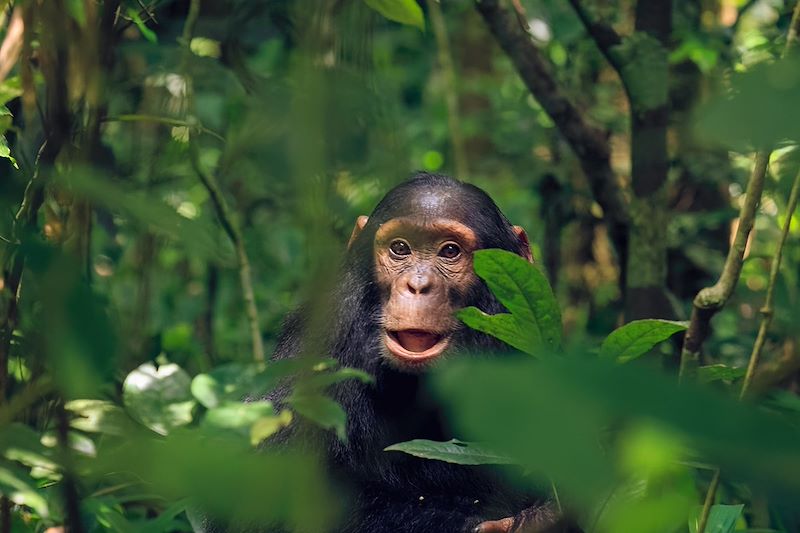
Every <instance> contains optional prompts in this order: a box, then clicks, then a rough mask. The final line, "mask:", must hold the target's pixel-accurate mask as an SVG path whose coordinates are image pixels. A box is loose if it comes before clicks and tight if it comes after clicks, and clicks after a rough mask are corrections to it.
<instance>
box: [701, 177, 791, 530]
mask: <svg viewBox="0 0 800 533" xmlns="http://www.w3.org/2000/svg"><path fill="white" fill-rule="evenodd" d="M798 192H800V172H798V173H797V176H796V177H795V179H794V183H793V184H792V191H791V193H790V194H789V203H788V205H787V208H786V221H785V222H784V223H783V231H782V232H781V238H780V240H779V241H778V248H777V249H776V250H775V257H773V258H772V265H771V266H770V271H769V282H768V284H767V296H766V298H765V300H764V307H762V308H761V315H762V318H761V324H760V326H759V328H758V336H757V337H756V342H755V344H754V345H753V352H752V353H751V354H750V362H749V363H748V365H747V374H745V377H744V382H743V383H742V388H741V390H740V391H739V399H740V400H741V399H743V398H744V397H745V396H746V395H747V393H748V391H749V390H750V385H751V384H752V383H753V376H754V375H755V372H756V369H757V368H758V363H759V361H760V360H761V350H762V348H763V347H764V341H765V340H766V338H767V330H768V329H769V325H770V322H771V321H772V315H773V307H772V302H773V297H774V295H775V282H776V280H777V279H778V272H779V271H780V266H781V256H782V255H783V246H784V244H786V237H787V236H788V235H789V228H790V226H791V223H792V215H793V214H794V210H795V208H796V207H797V196H798ZM719 480H720V470H719V468H717V469H715V470H714V476H713V477H712V478H711V483H710V484H709V486H708V491H707V492H706V498H705V502H703V510H702V511H701V513H700V522H699V523H698V525H697V532H698V533H703V532H704V531H705V528H706V524H707V523H708V517H709V515H710V513H711V506H712V505H713V504H714V500H715V498H716V495H717V488H718V487H719Z"/></svg>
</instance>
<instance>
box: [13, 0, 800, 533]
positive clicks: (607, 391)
mask: <svg viewBox="0 0 800 533" xmlns="http://www.w3.org/2000/svg"><path fill="white" fill-rule="evenodd" d="M0 4H2V9H3V11H2V16H0V28H1V31H2V45H0V100H1V101H0V104H2V105H3V107H0V129H2V132H3V133H4V135H3V137H2V141H0V172H1V173H2V180H0V188H1V189H2V193H1V194H0V259H1V260H2V268H3V270H2V277H0V494H2V500H0V533H8V532H12V531H13V532H18V531H50V532H57V531H63V530H66V531H70V532H72V531H74V532H84V531H87V532H88V531H126V532H127V531H131V532H134V531H135V532H145V531H146V532H151V533H156V532H166V531H192V509H193V508H194V507H195V506H197V507H199V508H202V509H211V510H213V511H214V512H218V513H222V514H225V513H228V514H233V515H235V516H238V517H247V519H252V520H259V521H261V522H262V523H266V522H270V521H277V522H280V523H282V524H284V525H285V526H286V527H288V528H289V529H291V530H295V531H309V532H320V531H329V530H335V529H336V524H337V520H339V519H340V517H341V513H342V512H343V506H342V505H343V504H342V501H341V498H340V497H338V494H337V492H336V489H335V487H333V486H332V485H331V483H330V482H329V480H327V478H326V476H325V473H324V471H323V470H322V469H321V468H320V467H319V465H318V463H317V462H316V461H314V460H313V458H310V457H307V456H305V455H303V454H301V453H299V452H297V453H285V454H281V455H277V454H273V453H270V451H269V450H268V449H267V450H264V451H262V452H260V453H255V449H256V447H257V445H258V444H259V443H260V442H261V441H263V440H264V439H265V438H267V437H269V436H270V435H271V434H273V433H274V432H275V431H277V430H279V429H280V428H281V427H284V426H286V425H287V424H291V423H292V422H293V418H294V419H296V418H297V417H303V418H306V419H309V420H312V421H313V422H315V423H317V424H320V425H322V426H323V427H326V428H330V430H331V431H337V432H339V433H340V434H341V433H342V431H343V428H344V424H345V423H346V422H345V420H344V413H343V412H342V411H341V409H340V408H338V406H337V405H336V404H335V403H333V402H332V401H331V400H329V399H328V398H327V397H326V396H325V394H324V391H325V388H326V386H328V385H330V384H331V383H335V382H336V381H337V380H341V379H369V378H368V377H367V376H363V375H360V374H359V373H358V372H354V371H350V370H348V369H336V368H332V364H331V362H330V361H328V360H326V359H324V358H323V355H324V354H311V356H310V357H309V358H308V360H306V361H305V362H302V363H298V364H299V366H300V367H302V368H300V369H301V370H306V371H308V372H307V374H308V373H310V377H307V378H305V380H304V381H301V383H302V384H303V385H302V386H301V393H299V394H298V395H296V396H295V397H294V398H293V402H292V410H291V411H283V412H280V413H277V412H275V410H274V409H273V408H272V406H271V405H269V403H268V402H250V403H241V402H240V400H241V399H242V398H243V397H244V396H246V395H247V394H257V393H259V392H260V393H263V392H264V391H266V390H269V388H270V387H272V386H274V385H275V382H276V380H278V379H280V378H281V377H282V376H285V375H286V374H287V373H290V372H293V371H297V370H298V367H295V368H290V369H287V368H275V367H274V366H273V365H270V364H269V363H266V364H265V361H266V360H268V359H269V354H270V353H271V350H272V348H273V347H274V345H275V342H276V338H277V335H278V332H279V330H280V327H281V323H282V320H283V318H284V317H285V316H286V315H287V313H288V312H290V311H291V310H292V309H293V308H295V307H296V306H297V305H299V304H300V303H302V302H309V301H311V302H314V301H319V296H320V295H323V294H327V293H328V292H329V291H330V287H331V285H332V284H334V283H336V270H337V265H338V263H339V260H340V258H341V256H342V253H343V252H344V250H345V245H346V242H347V238H348V236H349V234H350V231H351V229H352V224H353V222H354V220H355V218H356V217H357V216H358V215H362V214H368V213H369V212H370V211H371V210H372V208H373V207H374V206H375V204H376V203H377V201H378V200H379V199H380V198H381V197H382V195H383V194H384V193H385V192H386V191H387V190H388V189H389V188H390V187H391V186H393V185H394V184H397V183H399V182H400V181H402V180H403V179H405V178H407V177H408V176H410V175H411V174H412V173H413V171H414V170H417V169H420V170H426V171H430V172H443V173H447V174H451V175H454V176H456V177H458V178H460V179H463V180H466V181H469V182H471V183H474V184H476V185H479V186H480V187H482V188H484V189H485V190H486V191H487V192H488V193H489V194H490V195H491V196H492V197H493V198H494V200H495V201H496V203H497V204H498V205H499V206H500V208H501V209H502V210H503V211H504V213H505V214H506V215H507V216H508V217H509V219H510V220H511V221H512V222H513V223H514V224H520V225H522V226H524V227H525V228H526V229H527V231H528V234H529V236H530V240H531V243H532V245H533V255H534V258H535V262H536V268H538V269H539V271H540V272H542V273H544V274H545V275H546V278H547V280H549V284H550V285H551V286H552V288H553V292H554V294H555V298H556V300H557V305H558V307H559V308H560V313H561V319H562V321H563V341H562V342H561V345H560V346H561V347H560V351H561V355H560V356H558V357H555V358H553V359H552V360H550V359H548V358H544V359H546V360H542V361H534V362H533V363H531V365H532V366H530V365H529V364H528V363H527V362H526V363H524V364H523V366H522V367H519V366H503V365H499V364H496V365H489V366H488V367H485V368H484V367H479V368H478V367H472V366H470V365H468V364H466V363H464V364H462V365H461V366H456V367H454V368H450V369H448V368H444V369H443V370H442V371H441V374H440V375H439V377H437V379H436V380H435V381H436V385H435V386H436V387H437V390H438V393H439V394H440V397H441V401H442V405H443V406H445V407H448V408H450V411H451V412H452V413H453V418H454V420H456V422H457V424H458V425H459V427H461V428H462V430H463V438H464V439H465V440H470V441H481V442H483V441H486V440H487V439H491V437H494V438H496V439H500V440H501V442H500V445H501V448H502V449H503V452H504V454H506V455H507V456H508V457H510V458H511V459H510V460H512V461H513V462H515V463H519V464H521V465H522V468H519V471H520V472H521V473H522V474H523V475H522V479H523V481H521V482H522V483H530V484H534V485H536V486H539V487H540V488H541V489H542V491H543V493H545V494H547V495H549V496H550V497H551V498H554V499H555V500H556V501H557V502H558V505H559V506H563V508H564V510H565V511H568V512H569V513H570V514H571V515H573V516H576V517H578V520H579V522H580V523H581V525H582V526H583V527H584V529H585V530H586V531H587V532H606V531H607V532H615V533H616V532H636V533H642V532H651V531H652V532H654V533H655V532H672V531H692V532H695V531H714V532H729V531H751V532H756V531H760V532H767V531H781V532H797V531H800V513H799V512H798V509H800V505H798V503H797V502H798V496H800V438H799V437H800V435H799V434H798V425H799V423H800V399H798V396H797V393H798V386H799V385H800V382H799V381H798V379H799V378H800V348H799V347H798V331H800V327H799V326H800V318H798V317H800V312H798V303H800V302H798V298H800V294H798V286H799V285H798V276H800V238H799V237H800V219H799V218H797V216H796V215H793V213H794V207H795V204H796V201H797V189H798V185H797V183H798V167H800V158H798V155H799V154H798V151H797V142H798V140H800V61H799V60H798V57H796V56H795V55H794V54H793V50H792V45H793V43H794V41H795V40H796V38H797V31H798V24H800V22H798V16H797V14H796V13H797V12H798V11H800V9H798V7H797V6H796V5H795V3H794V2H793V1H791V0H789V1H786V2H784V1H782V0H647V1H645V0H640V1H639V2H634V1H632V0H609V1H596V0H570V1H568V2H565V1H561V0H474V1H473V0H442V1H441V2H437V1H436V0H424V1H419V2H416V1H414V0H296V1H290V0H219V1H211V0H203V1H200V0H15V1H14V0H12V1H9V0H6V1H5V2H1V3H0ZM781 254H782V261H781ZM507 307H509V310H511V311H512V312H513V309H512V306H511V305H507ZM641 319H662V320H669V321H671V322H655V321H650V322H638V323H636V322H635V323H634V326H633V328H634V329H628V330H625V331H623V333H621V334H620V333H617V335H616V337H608V338H607V339H606V340H605V341H603V339H604V338H606V336H607V335H609V333H611V332H612V331H613V330H615V328H618V327H620V326H622V325H623V324H625V323H628V322H631V321H636V320H641ZM637 327H638V328H639V329H636V328H637ZM560 329H561V327H560V324H559V330H560ZM684 330H685V331H684ZM558 334H559V335H561V331H559V332H558ZM673 334H675V335H674V336H672V337H671V338H670V340H667V338H668V337H670V336H671V335H673ZM662 341H665V342H662ZM601 343H602V344H601ZM598 347H599V349H598ZM625 350H627V351H625ZM533 352H536V350H533ZM534 355H536V353H534ZM315 357H316V359H315ZM634 359H635V361H632V360H634ZM532 361H533V359H532ZM469 391H472V392H473V394H470V393H469ZM475 391H480V393H478V394H474V392H475ZM740 397H741V401H740V399H739V398H740ZM470 449H471V448H470V447H469V445H464V446H461V447H459V451H460V452H463V453H462V455H469V450H470ZM406 451H409V450H408V449H407V450H406ZM411 451H412V452H413V451H414V450H411ZM451 451H452V450H451ZM387 453H399V452H387ZM414 453H417V454H419V455H422V456H427V457H434V458H438V459H442V458H445V459H446V460H459V459H458V458H454V457H453V456H452V454H451V455H449V456H448V455H447V449H445V448H444V447H442V446H439V447H437V445H436V444H435V443H433V444H430V445H429V447H428V448H426V449H423V450H416V452H414ZM437 454H438V455H437ZM504 457H506V456H504ZM461 460H462V461H463V460H464V459H463V457H462V459H461ZM472 460H477V459H475V458H474V457H472ZM487 462H492V461H487ZM501 462H502V461H501ZM187 511H188V512H187Z"/></svg>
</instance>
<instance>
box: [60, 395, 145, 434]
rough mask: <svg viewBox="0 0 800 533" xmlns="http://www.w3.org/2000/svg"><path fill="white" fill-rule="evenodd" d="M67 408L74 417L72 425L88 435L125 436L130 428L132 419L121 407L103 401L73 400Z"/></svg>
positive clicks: (68, 403)
mask: <svg viewBox="0 0 800 533" xmlns="http://www.w3.org/2000/svg"><path fill="white" fill-rule="evenodd" d="M65 408H66V409H67V410H68V411H70V412H71V413H72V414H73V415H74V416H73V417H72V419H71V420H70V425H71V426H72V427H73V428H75V429H78V430H80V431H86V432H88V433H106V434H108V435H123V434H124V433H125V431H126V429H128V428H129V427H130V418H128V415H126V414H125V411H123V410H122V408H121V407H119V406H117V405H115V404H113V403H111V402H107V401H103V400H72V401H71V402H67V403H66V405H65Z"/></svg>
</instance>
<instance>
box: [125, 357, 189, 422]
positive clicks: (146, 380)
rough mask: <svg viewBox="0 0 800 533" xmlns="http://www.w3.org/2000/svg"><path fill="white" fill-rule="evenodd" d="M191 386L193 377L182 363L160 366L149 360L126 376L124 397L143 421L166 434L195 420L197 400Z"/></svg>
mask: <svg viewBox="0 0 800 533" xmlns="http://www.w3.org/2000/svg"><path fill="white" fill-rule="evenodd" d="M190 389H191V379H190V378H189V375H188V374H187V373H186V372H185V371H184V370H183V369H181V368H180V367H179V366H178V365H175V364H166V365H161V366H160V367H158V368H156V367H155V366H154V365H153V364H152V363H145V364H143V365H141V366H140V367H139V368H137V369H136V370H134V371H133V372H131V373H130V374H128V377H126V378H125V382H124V383H123V384H122V400H123V402H124V403H125V407H126V408H127V409H128V410H129V411H130V412H131V414H132V415H133V416H134V417H135V418H136V419H137V420H139V421H140V422H141V423H142V424H144V425H145V426H147V427H149V428H150V429H152V430H153V431H155V432H156V433H160V434H161V435H166V434H167V433H169V431H170V430H172V429H174V428H176V427H179V426H183V425H186V424H188V423H189V422H191V421H192V409H193V408H194V406H195V401H194V400H193V399H192V393H191V390H190Z"/></svg>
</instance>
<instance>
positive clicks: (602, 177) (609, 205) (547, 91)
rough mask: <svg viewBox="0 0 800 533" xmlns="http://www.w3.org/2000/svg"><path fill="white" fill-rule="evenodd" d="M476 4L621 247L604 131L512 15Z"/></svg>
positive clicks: (623, 208)
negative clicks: (569, 151)
mask: <svg viewBox="0 0 800 533" xmlns="http://www.w3.org/2000/svg"><path fill="white" fill-rule="evenodd" d="M476 7H477V9H478V12H479V13H480V14H481V16H482V17H483V19H484V21H485V22H486V24H487V25H488V26H489V30H490V31H491V32H492V35H494V38H495V40H496V41H497V43H498V44H499V45H500V47H501V48H502V49H503V50H504V51H505V53H506V54H507V55H508V57H509V58H510V59H511V61H512V63H513V64H514V66H515V68H516V69H517V72H518V73H519V75H520V77H521V78H522V80H523V81H524V82H525V85H526V86H527V87H528V89H529V90H530V91H531V93H532V94H533V96H534V97H535V98H536V100H537V101H538V102H539V104H540V105H541V106H542V108H543V109H544V110H545V112H546V113H547V114H548V116H549V117H550V118H551V119H552V120H553V122H554V123H555V125H556V127H557V128H558V130H559V131H560V132H561V135H563V137H564V139H566V141H567V143H569V145H570V147H571V148H572V150H573V152H574V153H575V155H576V156H577V157H578V161H579V163H580V165H581V168H582V169H583V172H584V174H585V175H586V177H587V179H588V180H589V184H590V186H591V189H592V193H593V194H594V198H595V199H596V200H597V203H598V204H600V207H602V208H603V211H604V212H605V215H606V217H607V218H608V220H609V223H610V224H611V233H612V237H613V239H614V243H615V245H616V246H617V249H618V251H619V252H624V248H625V244H624V242H625V238H624V226H625V224H626V223H627V222H628V209H627V204H626V201H625V198H624V195H623V193H622V187H621V186H620V184H619V183H618V182H617V179H616V176H615V175H614V172H613V171H612V169H611V162H610V149H609V146H608V141H607V134H606V132H605V131H604V130H602V129H600V128H597V127H596V126H593V125H591V124H589V123H588V122H587V121H586V120H585V119H584V118H583V113H582V112H581V111H580V110H579V109H578V107H577V106H576V105H575V104H574V103H573V102H572V101H571V100H570V98H569V97H568V96H567V95H566V94H565V92H564V90H563V89H562V88H561V87H560V86H559V85H558V84H557V83H556V80H555V76H554V74H553V68H552V66H551V64H550V63H549V62H548V61H547V59H545V58H544V56H543V55H542V53H541V51H540V50H539V49H538V48H536V46H535V45H534V43H533V41H532V39H531V36H530V34H529V33H528V32H527V30H526V29H525V28H524V27H523V26H522V25H521V24H520V21H519V19H518V17H517V16H516V14H514V13H511V12H509V10H508V9H506V8H504V7H501V6H500V3H499V2H498V0H478V1H477V3H476ZM620 248H622V250H621V249H620Z"/></svg>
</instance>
